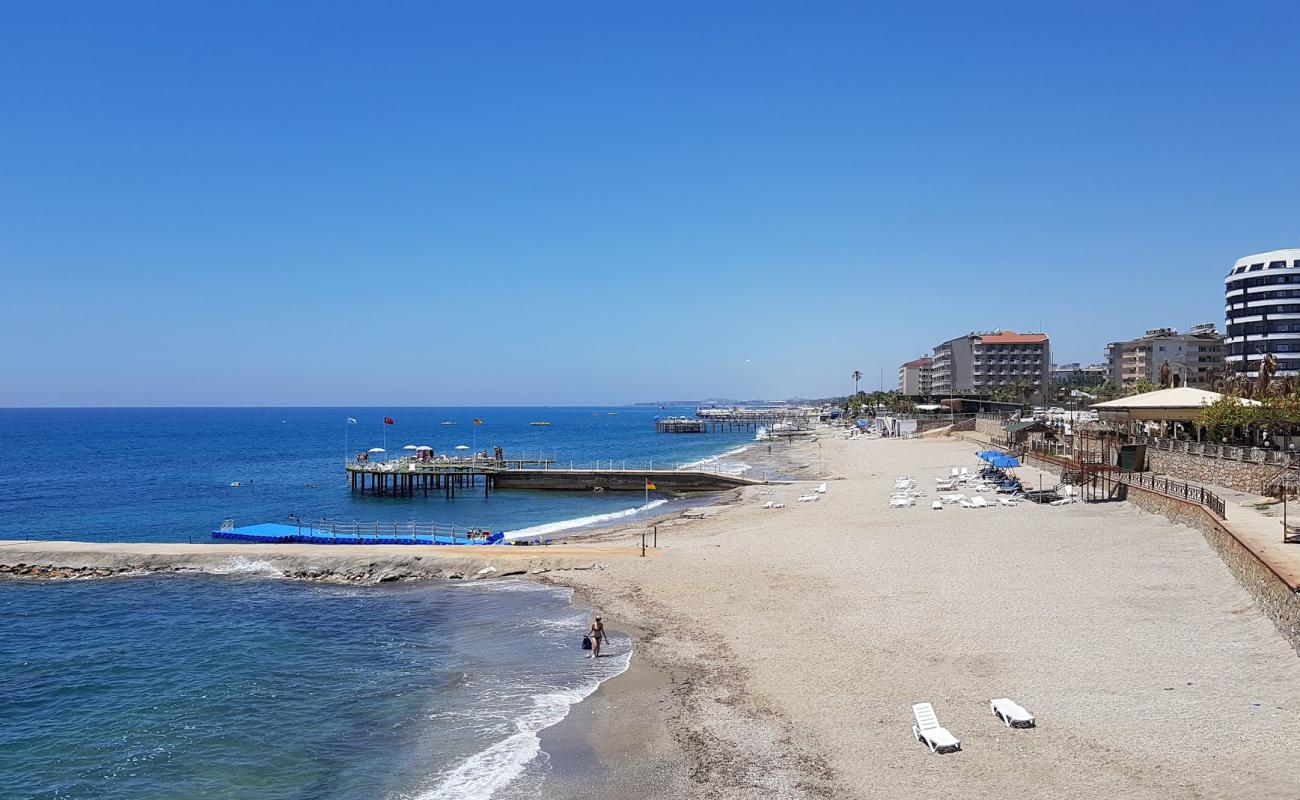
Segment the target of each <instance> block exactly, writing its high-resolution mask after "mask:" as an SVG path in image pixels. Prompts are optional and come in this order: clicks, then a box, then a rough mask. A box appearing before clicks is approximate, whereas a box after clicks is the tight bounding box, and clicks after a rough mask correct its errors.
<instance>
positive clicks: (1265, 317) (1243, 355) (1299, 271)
mask: <svg viewBox="0 0 1300 800" xmlns="http://www.w3.org/2000/svg"><path fill="white" fill-rule="evenodd" d="M1224 284H1225V285H1226V287H1227V288H1226V289H1225V290H1224V301H1225V303H1226V306H1225V308H1224V313H1225V314H1226V315H1227V338H1226V339H1225V340H1224V345H1225V347H1226V348H1227V358H1226V360H1227V362H1228V367H1229V368H1230V369H1235V370H1241V369H1242V365H1241V362H1242V360H1245V361H1246V371H1247V373H1248V374H1250V375H1257V374H1258V373H1259V370H1258V369H1257V367H1258V363H1257V362H1258V361H1259V360H1260V359H1262V358H1263V357H1264V354H1265V353H1272V354H1273V358H1275V359H1277V366H1278V372H1279V373H1292V374H1296V373H1300V248H1290V249H1287V250H1270V251H1269V252H1267V253H1256V254H1255V255H1253V256H1246V257H1245V258H1239V259H1237V263H1236V264H1234V265H1233V267H1232V271H1231V272H1229V273H1228V277H1227V278H1225V279H1224ZM1252 362H1256V363H1252Z"/></svg>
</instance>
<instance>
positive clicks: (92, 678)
mask: <svg viewBox="0 0 1300 800" xmlns="http://www.w3.org/2000/svg"><path fill="white" fill-rule="evenodd" d="M690 412H691V409H671V408H670V409H661V408H658V407H619V408H262V409H257V408H248V409H242V408H241V409H41V410H29V409H4V410H0V454H3V457H4V463H5V464H6V465H7V468H6V469H5V470H4V471H3V472H0V539H24V538H30V539H73V540H84V541H95V542H112V541H117V542H151V541H157V542H185V541H193V542H206V541H210V538H209V537H210V533H211V531H212V530H213V529H214V528H216V527H218V526H219V525H220V523H221V522H222V521H223V520H226V519H233V520H235V521H236V523H237V524H245V523H253V522H274V521H284V520H286V519H287V518H288V515H289V514H291V513H292V514H297V515H299V516H300V517H302V518H319V517H326V518H330V519H336V520H344V521H347V520H361V521H379V522H385V521H387V522H393V521H409V520H417V521H420V522H439V523H444V524H452V525H456V526H458V527H461V526H465V527H468V526H476V527H485V528H491V529H493V530H503V531H511V532H520V531H523V532H532V533H536V534H538V535H547V536H555V537H562V536H563V535H565V534H569V533H573V532H580V531H582V530H583V529H585V528H589V527H591V526H593V525H597V526H598V525H601V524H610V523H611V522H618V521H623V520H626V519H629V518H634V517H635V516H636V515H644V514H648V513H654V512H656V511H658V510H662V509H663V508H664V506H663V505H662V504H664V503H668V502H671V499H670V498H666V497H661V496H656V494H655V493H651V497H650V502H649V503H648V504H647V502H646V497H645V496H644V494H642V493H635V492H634V493H617V492H604V493H592V492H572V493H568V492H524V491H519V492H512V491H501V492H494V493H492V494H490V495H488V496H487V497H484V496H483V495H482V493H462V494H458V495H457V496H456V497H455V498H454V499H447V498H446V497H444V496H443V495H441V494H436V495H435V494H432V493H431V494H430V496H429V497H427V498H425V497H423V496H417V497H414V498H373V497H362V496H360V495H354V494H352V493H351V492H350V491H349V488H348V485H347V483H346V482H345V481H344V478H343V463H344V460H345V459H347V458H350V457H354V456H355V454H356V453H357V452H361V451H367V450H370V449H371V448H382V449H383V450H385V451H386V452H385V453H383V454H378V453H377V454H376V456H375V457H379V458H383V457H388V456H392V457H397V456H400V455H403V454H405V453H407V452H409V451H406V450H404V449H403V448H404V447H405V446H407V445H414V446H420V445H428V446H430V447H433V448H434V450H435V452H438V453H443V452H447V453H454V452H457V451H456V450H454V448H455V447H456V446H457V445H466V446H469V447H470V448H471V449H472V450H488V451H491V450H492V449H493V448H494V447H496V446H500V447H501V448H502V450H503V451H504V454H505V455H506V457H507V458H514V457H530V458H531V457H545V458H548V459H553V460H555V461H557V462H559V463H561V464H564V465H566V466H567V465H568V464H569V463H573V464H575V465H576V464H590V463H592V462H595V461H598V460H599V461H601V462H611V463H612V464H613V465H614V466H621V465H623V463H624V462H625V461H626V463H627V465H628V466H633V465H643V464H644V465H647V466H648V465H651V464H653V465H654V466H656V467H666V466H681V465H690V464H704V465H706V466H708V467H710V468H714V469H721V470H726V471H733V472H743V471H745V470H746V469H747V468H748V465H747V464H744V463H743V461H742V460H741V459H743V453H738V452H737V451H738V449H739V448H742V447H743V446H744V445H745V444H747V443H748V442H750V441H752V438H753V433H752V432H743V433H742V432H735V433H730V434H727V433H721V434H659V433H656V432H655V429H654V418H655V417H656V416H660V415H673V414H681V413H690ZM385 418H388V419H391V420H392V424H386V423H385V422H384V420H385ZM476 419H477V420H481V424H476V423H475V422H474V420H476ZM351 420H355V422H352V421H351ZM532 422H550V423H551V424H550V425H548V426H534V425H531V424H530V423H532ZM444 423H451V424H444ZM461 452H463V451H461ZM232 484H239V485H238V486H235V485H232ZM647 505H649V506H651V507H650V508H647ZM216 572H218V573H221V574H204V575H185V576H174V575H173V576H164V575H139V576H129V577H120V578H113V579H105V580H78V581H61V582H59V581H55V582H27V581H17V580H8V581H0V675H2V676H3V680H0V709H3V714H0V753H2V754H3V759H2V761H3V763H0V796H3V797H11V796H12V797H15V798H18V797H21V798H109V799H114V798H169V797H196V798H200V797H201V798H275V799H277V800H278V799H279V798H302V799H303V800H306V799H307V798H313V799H315V798H367V799H373V798H392V799H393V800H453V799H461V798H465V799H468V798H481V799H483V800H487V798H497V799H498V800H524V799H526V798H538V797H544V796H546V777H547V775H548V774H549V771H550V763H549V756H548V755H547V754H546V753H544V752H542V751H541V749H540V747H541V739H540V737H539V734H540V732H541V731H542V730H544V729H545V728H546V727H548V726H550V725H553V724H555V723H557V722H558V721H560V720H561V719H563V717H564V716H565V714H566V713H567V712H568V710H569V709H570V707H571V706H572V705H573V704H575V703H577V702H579V701H580V700H582V699H583V698H584V697H586V696H587V695H589V694H590V693H591V692H593V691H595V689H596V688H597V687H598V686H599V685H600V683H601V682H602V681H604V680H607V679H609V678H611V677H613V676H615V675H617V674H619V673H620V672H622V671H623V670H625V669H626V668H627V665H628V663H629V660H630V659H631V658H632V657H633V653H632V644H631V642H630V640H629V639H628V638H627V637H626V636H624V635H622V634H620V633H618V632H617V631H615V632H613V634H612V638H611V641H610V643H609V646H608V648H607V649H606V650H605V652H604V653H603V654H602V656H603V657H602V658H600V659H588V658H586V655H588V653H587V652H586V651H583V650H582V649H581V647H580V646H579V645H580V643H581V638H582V635H583V633H584V632H585V630H586V626H587V621H588V615H589V609H585V608H580V607H575V606H574V605H573V604H572V603H571V599H572V598H571V596H570V594H569V593H568V592H567V591H566V590H561V589H557V588H554V587H546V586H541V585H537V584H534V583H531V582H527V581H516V580H508V579H507V580H501V581H496V582H472V583H465V584H460V583H452V582H448V583H443V582H428V583H417V584H397V585H394V584H385V585H381V586H338V585H328V584H316V583H305V582H300V581H291V580H287V579H284V578H282V577H281V576H279V574H278V573H277V572H276V571H275V570H274V568H273V567H272V566H271V565H270V564H268V563H267V562H264V561H259V560H257V559H256V558H241V557H235V558H232V559H230V561H229V562H228V563H227V565H226V567H224V568H222V569H219V570H217V571H216Z"/></svg>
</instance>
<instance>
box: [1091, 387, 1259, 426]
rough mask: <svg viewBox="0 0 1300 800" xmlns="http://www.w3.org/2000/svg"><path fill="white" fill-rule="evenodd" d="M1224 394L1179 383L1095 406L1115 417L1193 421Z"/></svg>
mask: <svg viewBox="0 0 1300 800" xmlns="http://www.w3.org/2000/svg"><path fill="white" fill-rule="evenodd" d="M1221 397H1223V395H1221V394H1219V393H1218V392H1207V391H1206V390H1204V389H1193V388H1191V387H1189V386H1179V387H1177V388H1174V389H1157V390H1156V391H1154V392H1144V393H1142V394H1135V395H1133V396H1132V397H1121V398H1119V399H1118V400H1107V401H1106V402H1104V403H1096V404H1094V405H1093V406H1092V408H1093V409H1095V410H1096V411H1098V412H1102V413H1105V414H1106V415H1107V416H1110V417H1112V418H1113V417H1114V416H1117V415H1118V416H1121V417H1123V416H1127V417H1128V418H1129V419H1147V420H1191V419H1194V418H1195V417H1196V414H1197V413H1198V412H1199V411H1200V410H1201V409H1203V408H1205V407H1206V406H1208V405H1211V404H1213V403H1215V402H1216V401H1218V400H1219V399H1220V398H1221ZM1239 402H1241V403H1242V404H1244V405H1248V406H1257V405H1259V403H1258V402H1257V401H1255V400H1246V399H1239Z"/></svg>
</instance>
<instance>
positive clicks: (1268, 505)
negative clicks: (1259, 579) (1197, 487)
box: [1172, 478, 1300, 591]
mask: <svg viewBox="0 0 1300 800" xmlns="http://www.w3.org/2000/svg"><path fill="white" fill-rule="evenodd" d="M1172 480H1181V478H1172ZM1204 486H1205V488H1207V489H1209V490H1210V491H1212V492H1214V493H1215V494H1217V495H1218V496H1219V497H1221V498H1223V502H1224V505H1225V506H1226V507H1227V511H1228V519H1227V520H1226V521H1225V522H1224V526H1225V527H1227V528H1228V530H1230V531H1232V534H1233V535H1234V536H1236V537H1237V541H1239V542H1241V543H1242V544H1243V545H1245V546H1246V548H1247V549H1249V550H1250V551H1251V552H1252V553H1254V554H1255V555H1256V556H1257V557H1258V558H1259V559H1260V560H1261V561H1263V562H1264V563H1265V564H1268V565H1269V567H1270V568H1272V570H1273V571H1274V572H1276V573H1277V574H1278V575H1279V576H1280V577H1281V578H1282V580H1284V581H1286V583H1287V585H1288V586H1290V587H1291V589H1292V590H1293V591H1300V544H1284V543H1283V542H1282V504H1281V503H1278V502H1275V501H1274V500H1273V499H1271V498H1268V497H1261V496H1260V495H1257V494H1249V493H1247V492H1238V491H1236V490H1234V489H1228V488H1225V487H1223V486H1214V485H1212V484H1204ZM1287 522H1289V523H1290V524H1291V525H1300V501H1297V502H1294V503H1291V502H1288V503H1287Z"/></svg>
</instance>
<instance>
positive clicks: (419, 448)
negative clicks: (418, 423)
mask: <svg viewBox="0 0 1300 800" xmlns="http://www.w3.org/2000/svg"><path fill="white" fill-rule="evenodd" d="M415 449H416V450H430V451H432V450H433V448H432V447H430V446H429V445H427V444H422V445H420V446H419V447H417V448H415Z"/></svg>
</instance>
